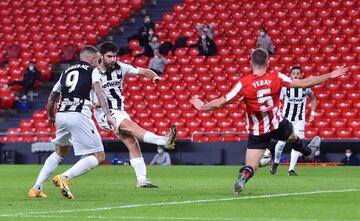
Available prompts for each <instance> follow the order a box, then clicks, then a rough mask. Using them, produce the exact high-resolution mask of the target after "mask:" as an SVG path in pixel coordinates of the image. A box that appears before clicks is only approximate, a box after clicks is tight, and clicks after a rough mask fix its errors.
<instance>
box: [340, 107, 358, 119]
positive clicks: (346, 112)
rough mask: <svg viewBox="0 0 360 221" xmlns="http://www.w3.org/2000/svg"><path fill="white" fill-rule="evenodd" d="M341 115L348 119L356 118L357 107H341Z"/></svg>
mask: <svg viewBox="0 0 360 221" xmlns="http://www.w3.org/2000/svg"><path fill="white" fill-rule="evenodd" d="M341 116H342V117H343V118H345V119H348V120H351V119H356V118H358V110H357V109H343V110H342V113H341Z"/></svg>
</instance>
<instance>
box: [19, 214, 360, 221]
mask: <svg viewBox="0 0 360 221" xmlns="http://www.w3.org/2000/svg"><path fill="white" fill-rule="evenodd" d="M21 218H45V219H78V218H82V219H115V220H119V219H120V220H199V221H201V220H208V221H321V220H319V219H292V218H246V217H238V218H231V217H228V218H226V217H218V218H215V217H169V216H158V217H155V216H154V217H151V216H54V215H50V216H49V215H40V216H38V215H37V216H21ZM326 221H337V220H329V219H326ZM342 221H358V219H356V220H355V219H342Z"/></svg>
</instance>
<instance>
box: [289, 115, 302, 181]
mask: <svg viewBox="0 0 360 221" xmlns="http://www.w3.org/2000/svg"><path fill="white" fill-rule="evenodd" d="M293 126H294V132H295V134H296V135H297V136H298V137H299V138H300V139H304V137H305V134H304V132H305V131H304V130H305V121H297V122H293ZM300 155H301V153H300V152H298V151H296V150H294V149H292V150H291V154H290V165H289V171H288V175H289V176H297V175H298V174H297V173H296V172H295V166H296V163H297V161H298V158H299V156H300Z"/></svg>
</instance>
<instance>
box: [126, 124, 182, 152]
mask: <svg viewBox="0 0 360 221" xmlns="http://www.w3.org/2000/svg"><path fill="white" fill-rule="evenodd" d="M119 130H121V131H124V132H126V133H128V134H131V135H133V136H134V137H136V139H138V140H140V141H143V142H145V143H151V144H156V145H160V146H164V147H166V148H167V149H173V148H174V145H175V138H176V128H175V126H172V127H171V129H170V132H169V134H168V135H167V136H159V135H156V134H154V133H152V132H150V131H146V130H144V129H143V128H141V127H140V126H139V125H138V124H136V123H135V122H133V121H131V120H130V119H124V120H123V121H122V122H121V124H120V127H119Z"/></svg>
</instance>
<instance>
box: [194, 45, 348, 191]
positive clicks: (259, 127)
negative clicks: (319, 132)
mask: <svg viewBox="0 0 360 221" xmlns="http://www.w3.org/2000/svg"><path fill="white" fill-rule="evenodd" d="M251 65H252V69H253V74H252V75H249V76H245V77H243V78H241V79H240V80H239V81H238V82H237V83H236V84H235V86H234V87H233V88H232V89H231V91H230V92H229V93H227V94H226V95H225V96H223V97H220V98H218V99H214V100H212V101H210V102H209V103H204V102H203V101H201V100H200V99H199V98H197V97H193V98H192V99H191V100H190V102H191V103H192V104H193V105H194V107H195V108H196V109H198V110H200V111H207V110H215V109H218V108H221V107H223V106H224V105H225V104H227V103H229V102H236V101H238V100H243V101H244V103H245V104H246V120H247V126H246V128H247V130H248V133H249V137H248V145H247V151H246V157H245V159H246V160H245V161H246V162H245V164H246V166H244V167H242V168H241V169H240V171H239V172H240V175H239V177H238V179H237V180H236V182H235V185H234V190H233V191H234V194H239V193H240V192H241V191H242V190H243V189H244V186H245V183H246V182H247V181H248V180H249V179H250V178H251V177H252V176H253V175H254V173H255V170H256V169H257V167H258V165H259V162H260V160H261V158H262V156H263V154H264V152H265V149H266V147H267V146H268V145H269V143H270V141H271V139H275V140H282V141H288V142H289V143H290V144H291V146H292V148H293V149H294V150H296V151H299V152H301V153H302V154H304V155H305V156H309V155H312V154H313V153H314V152H315V151H316V149H318V147H319V145H320V138H319V137H317V139H315V138H314V139H315V140H313V141H312V142H310V144H309V145H308V146H304V145H303V142H302V140H301V139H299V138H298V137H297V136H296V134H295V133H294V130H293V126H292V124H291V123H290V122H289V121H288V120H287V119H284V118H283V117H282V114H281V108H280V92H281V88H282V87H299V88H308V87H312V86H314V85H317V84H320V83H323V82H325V81H327V80H330V79H334V78H337V77H339V76H341V75H343V74H345V73H346V71H347V70H348V68H347V67H345V66H343V67H340V68H338V69H336V70H334V71H333V72H331V73H328V74H323V75H319V76H315V77H310V78H305V79H294V80H291V79H290V78H289V77H287V76H286V75H283V74H281V73H279V72H276V71H273V72H267V68H268V66H269V54H268V52H267V51H266V50H264V49H261V48H257V49H255V50H254V51H253V52H252V54H251Z"/></svg>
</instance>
